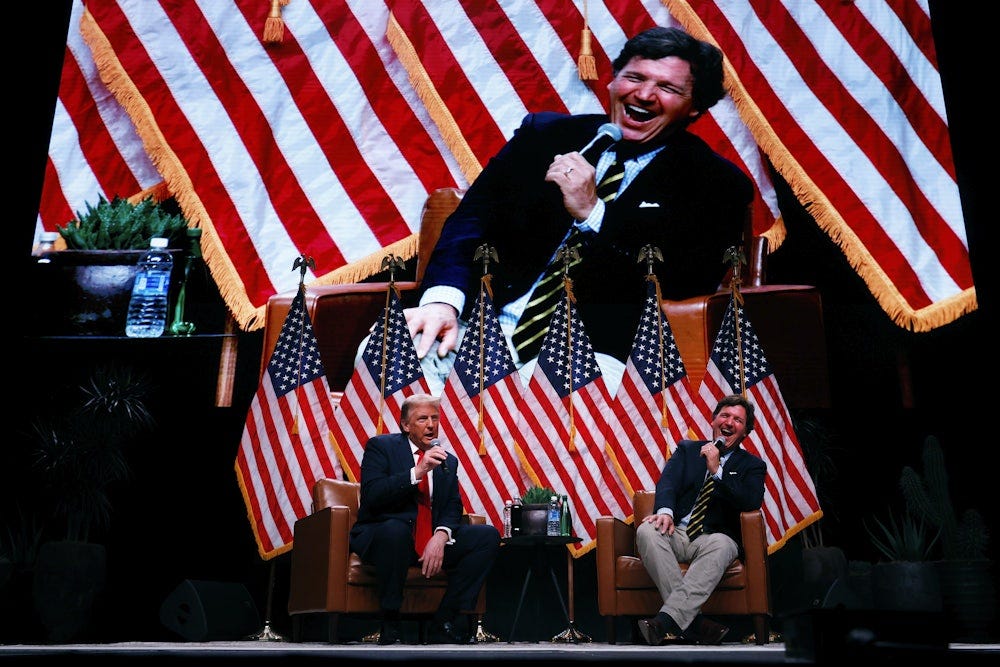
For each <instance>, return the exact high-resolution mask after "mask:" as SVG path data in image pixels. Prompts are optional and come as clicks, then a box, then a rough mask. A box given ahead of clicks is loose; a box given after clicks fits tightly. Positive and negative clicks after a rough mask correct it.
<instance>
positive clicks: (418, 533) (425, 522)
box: [413, 450, 434, 556]
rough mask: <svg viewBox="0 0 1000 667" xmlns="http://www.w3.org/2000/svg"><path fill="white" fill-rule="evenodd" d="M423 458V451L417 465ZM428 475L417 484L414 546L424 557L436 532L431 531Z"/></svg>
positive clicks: (418, 456) (419, 455) (418, 457)
mask: <svg viewBox="0 0 1000 667" xmlns="http://www.w3.org/2000/svg"><path fill="white" fill-rule="evenodd" d="M423 458H424V452H423V451H422V450H421V451H420V453H419V454H418V455H417V463H420V461H421V459H423ZM429 474H430V473H427V475H429ZM427 475H424V476H423V478H422V479H421V480H420V481H419V482H418V483H417V525H416V526H415V528H414V530H413V546H414V548H415V549H416V550H417V554H419V555H420V556H423V555H424V547H426V546H427V542H428V541H429V540H430V539H431V535H432V534H433V532H434V531H433V530H432V529H431V485H430V482H429V481H428V479H427Z"/></svg>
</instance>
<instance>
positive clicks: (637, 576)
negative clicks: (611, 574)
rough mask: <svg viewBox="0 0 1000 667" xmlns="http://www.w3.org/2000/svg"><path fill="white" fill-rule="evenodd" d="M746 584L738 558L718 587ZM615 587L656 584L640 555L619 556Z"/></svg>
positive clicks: (629, 587)
mask: <svg viewBox="0 0 1000 667" xmlns="http://www.w3.org/2000/svg"><path fill="white" fill-rule="evenodd" d="M681 570H683V571H685V572H687V564H685V563H681ZM746 586H747V576H746V570H745V569H744V568H743V563H742V562H741V561H740V560H738V559H737V560H734V561H733V562H732V563H730V564H729V567H728V568H726V572H725V574H723V575H722V581H720V582H719V585H718V586H716V589H728V590H740V589H743V588H746ZM615 588H617V589H633V590H641V589H645V588H656V585H655V584H654V583H653V580H652V579H650V577H649V572H647V571H646V568H645V566H643V564H642V560H641V559H639V557H638V556H619V557H618V559H617V560H616V561H615Z"/></svg>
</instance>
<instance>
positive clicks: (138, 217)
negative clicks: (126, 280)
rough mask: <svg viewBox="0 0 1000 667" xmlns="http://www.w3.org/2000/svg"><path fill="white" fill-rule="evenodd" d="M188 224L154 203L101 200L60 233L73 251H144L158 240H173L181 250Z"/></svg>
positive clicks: (116, 198)
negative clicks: (155, 238)
mask: <svg viewBox="0 0 1000 667" xmlns="http://www.w3.org/2000/svg"><path fill="white" fill-rule="evenodd" d="M187 226H188V225H187V221H185V220H184V218H183V217H182V216H181V215H179V214H177V213H172V212H170V211H169V210H168V208H167V207H166V206H164V204H161V203H157V202H155V201H153V200H152V199H143V200H141V201H139V202H137V203H132V202H130V201H128V200H127V199H122V198H121V197H115V198H114V199H112V200H111V201H110V202H109V201H108V200H107V199H105V198H104V197H103V196H100V195H99V196H98V200H97V204H96V205H92V204H90V203H88V204H87V205H86V210H85V211H83V212H80V211H77V212H76V218H74V219H73V220H71V221H70V222H68V223H66V225H65V226H63V227H60V226H59V225H56V230H57V231H58V232H59V234H60V235H62V237H63V239H64V240H65V241H66V247H67V248H68V249H70V250H144V249H146V248H148V247H149V240H150V239H151V238H153V237H154V236H161V237H164V238H166V239H169V241H170V243H169V245H170V247H178V245H179V244H180V243H181V241H182V240H183V238H184V233H185V230H186V229H187Z"/></svg>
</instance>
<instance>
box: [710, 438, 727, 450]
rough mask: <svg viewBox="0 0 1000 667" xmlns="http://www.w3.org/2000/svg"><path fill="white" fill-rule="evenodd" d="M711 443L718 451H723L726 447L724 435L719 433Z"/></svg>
mask: <svg viewBox="0 0 1000 667" xmlns="http://www.w3.org/2000/svg"><path fill="white" fill-rule="evenodd" d="M712 444H713V445H715V447H716V449H718V450H719V451H720V452H721V451H724V450H725V449H726V436H724V435H720V436H719V437H718V438H716V439H715V442H713V443H712Z"/></svg>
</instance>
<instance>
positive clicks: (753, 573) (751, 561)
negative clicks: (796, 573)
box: [740, 510, 771, 614]
mask: <svg viewBox="0 0 1000 667" xmlns="http://www.w3.org/2000/svg"><path fill="white" fill-rule="evenodd" d="M740 529H741V531H742V538H743V551H744V556H743V567H744V568H745V570H746V574H747V582H748V586H747V594H748V596H749V598H748V600H747V603H748V605H749V607H750V613H752V614H770V613H771V588H770V585H769V581H768V576H767V535H766V534H765V532H764V513H763V512H762V511H761V510H754V511H753V512H742V513H741V514H740Z"/></svg>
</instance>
